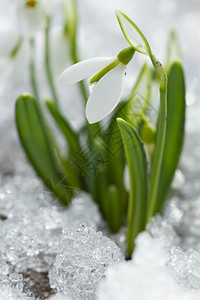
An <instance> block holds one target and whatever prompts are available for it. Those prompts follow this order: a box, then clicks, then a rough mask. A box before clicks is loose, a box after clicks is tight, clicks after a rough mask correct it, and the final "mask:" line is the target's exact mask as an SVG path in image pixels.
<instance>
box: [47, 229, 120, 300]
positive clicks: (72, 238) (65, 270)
mask: <svg viewBox="0 0 200 300" xmlns="http://www.w3.org/2000/svg"><path fill="white" fill-rule="evenodd" d="M122 260H123V256H122V254H121V251H120V249H119V248H118V247H117V246H116V244H115V243H114V242H112V241H111V240H110V239H109V238H107V237H106V236H104V235H103V234H102V233H101V232H96V231H95V230H94V229H93V228H91V227H87V226H86V225H85V224H82V225H80V226H71V227H67V228H65V229H63V236H62V239H61V242H60V245H59V253H58V254H57V256H56V260H55V263H54V266H53V268H52V269H51V271H50V274H49V277H50V283H51V287H52V288H57V291H58V292H60V293H61V294H63V295H66V296H68V297H71V298H72V299H76V300H78V299H88V300H90V299H91V300H92V299H95V290H96V287H97V284H98V282H99V281H100V280H101V279H102V278H103V277H104V276H105V273H106V270H107V267H108V266H109V265H111V264H113V263H116V262H119V261H122Z"/></svg>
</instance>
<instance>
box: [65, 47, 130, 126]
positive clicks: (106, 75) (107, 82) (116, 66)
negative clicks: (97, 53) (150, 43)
mask: <svg viewBox="0 0 200 300" xmlns="http://www.w3.org/2000/svg"><path fill="white" fill-rule="evenodd" d="M134 52H135V50H134V49H133V48H132V47H129V48H126V49H124V50H122V51H121V52H120V53H119V54H118V55H117V56H115V57H96V58H91V59H87V60H85V61H82V62H79V63H77V64H75V65H72V66H71V67H69V68H67V69H66V70H64V71H63V73H62V74H61V76H60V80H61V81H62V82H64V83H66V84H74V83H76V82H78V81H81V80H83V79H85V78H88V77H90V80H89V83H90V84H94V86H93V88H92V91H91V94H90V96H89V98H88V101H87V104H86V118H87V120H88V122H89V123H90V124H92V123H96V122H98V121H101V120H102V119H104V118H105V117H106V116H107V115H109V114H110V113H111V112H112V111H113V109H114V108H115V107H116V105H117V104H118V102H119V100H120V98H121V94H122V89H123V82H124V75H125V68H126V65H127V64H128V63H129V62H130V60H131V59H132V57H133V55H134Z"/></svg>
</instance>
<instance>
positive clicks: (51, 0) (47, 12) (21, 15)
mask: <svg viewBox="0 0 200 300" xmlns="http://www.w3.org/2000/svg"><path fill="white" fill-rule="evenodd" d="M63 3H64V0H18V3H17V15H18V21H19V25H20V30H21V32H22V34H23V35H24V36H32V35H34V34H35V33H36V32H37V31H38V30H40V29H42V28H44V26H45V24H46V17H47V16H48V17H51V16H52V15H53V13H55V11H56V10H57V9H58V8H59V7H61V5H62V4H63Z"/></svg>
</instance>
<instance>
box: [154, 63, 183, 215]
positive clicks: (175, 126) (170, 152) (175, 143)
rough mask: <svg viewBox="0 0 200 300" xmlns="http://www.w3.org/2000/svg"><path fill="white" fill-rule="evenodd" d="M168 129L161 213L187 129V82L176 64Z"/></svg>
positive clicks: (171, 76)
mask: <svg viewBox="0 0 200 300" xmlns="http://www.w3.org/2000/svg"><path fill="white" fill-rule="evenodd" d="M167 89H168V96H167V111H168V112H167V128H166V137H165V146H164V154H163V161H162V167H161V176H160V180H159V189H158V194H157V203H158V205H157V207H156V212H157V211H160V210H161V208H162V206H163V203H164V201H165V199H166V196H167V192H168V190H169V188H170V184H171V182H172V179H173V177H174V174H175V171H176V168H177V165H178V162H179V158H180V155H181V151H182V147H183V141H184V129H185V108H186V103H185V80H184V73H183V69H182V66H181V64H180V63H179V62H175V63H174V64H173V65H172V67H171V69H170V72H169V79H168V88H167Z"/></svg>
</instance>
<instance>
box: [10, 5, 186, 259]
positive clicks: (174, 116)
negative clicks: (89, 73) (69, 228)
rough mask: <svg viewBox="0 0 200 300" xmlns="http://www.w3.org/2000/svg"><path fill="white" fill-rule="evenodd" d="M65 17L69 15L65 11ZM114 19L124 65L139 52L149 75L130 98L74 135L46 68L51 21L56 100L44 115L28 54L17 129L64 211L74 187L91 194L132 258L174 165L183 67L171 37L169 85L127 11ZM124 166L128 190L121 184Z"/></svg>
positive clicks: (180, 132) (71, 31) (70, 26)
mask: <svg viewBox="0 0 200 300" xmlns="http://www.w3.org/2000/svg"><path fill="white" fill-rule="evenodd" d="M70 3H71V4H73V5H72V6H71V5H70V8H69V7H68V9H70V10H71V11H73V12H74V15H73V17H72V16H71V23H70V18H69V19H68V21H67V22H68V23H67V22H66V24H65V34H66V35H69V40H70V41H71V45H70V46H71V59H72V61H73V62H77V61H78V55H77V44H76V31H77V28H76V18H77V15H76V11H75V9H76V3H75V2H73V1H72V0H71V2H70ZM66 9H67V6H66ZM65 15H68V12H67V10H66V11H65ZM117 17H118V20H119V23H120V27H121V29H122V32H123V34H124V36H125V38H126V39H127V41H128V42H129V44H130V45H131V47H129V48H128V52H127V53H128V54H127V55H128V56H127V57H126V51H124V52H123V50H122V54H123V61H124V62H127V61H128V62H129V60H130V59H131V58H132V55H133V54H134V52H135V51H138V52H140V53H143V54H147V55H148V56H149V57H150V59H151V62H152V64H153V67H154V71H153V70H152V68H150V67H149V66H148V65H147V63H145V64H144V66H143V67H142V69H141V72H140V74H139V76H138V78H137V80H136V83H135V85H134V87H133V89H132V91H131V93H130V96H129V97H128V99H125V100H124V101H122V102H121V103H120V104H119V105H118V107H117V108H116V109H115V111H114V113H113V115H112V118H110V119H109V120H108V121H107V123H104V124H101V123H98V124H94V125H89V124H87V123H85V124H84V125H83V127H82V128H81V129H80V130H79V131H78V132H77V131H75V130H74V129H73V128H72V126H71V124H70V122H69V121H68V120H67V118H66V117H65V114H64V112H62V111H61V110H60V108H59V101H58V100H59V99H58V95H59V93H57V91H56V85H55V84H54V78H53V74H52V73H51V67H50V53H49V38H50V36H49V31H50V25H51V22H50V21H51V20H50V19H49V20H48V22H47V27H46V31H45V38H46V43H45V57H46V59H45V69H46V75H47V82H48V84H49V88H50V91H51V94H52V98H53V101H46V106H47V108H48V109H47V110H44V107H43V106H42V105H41V101H39V99H38V98H39V96H38V95H39V93H38V88H37V80H36V76H35V75H36V74H35V68H34V59H33V57H32V59H31V64H30V72H31V78H32V87H33V91H34V94H35V98H33V97H32V96H29V95H21V96H20V97H19V98H18V99H17V102H16V124H17V129H18V134H19V137H20V140H21V143H22V146H23V147H24V150H25V152H26V154H27V157H28V159H29V161H30V163H31V164H32V166H33V167H34V169H35V171H36V172H37V174H38V175H39V176H40V177H41V179H42V180H43V182H44V183H45V185H46V186H47V187H48V188H49V189H50V190H51V191H52V192H53V193H54V194H55V196H56V197H57V198H58V200H59V201H61V202H62V203H63V204H64V205H66V206H67V205H68V204H69V202H70V201H71V199H72V198H73V196H74V194H75V192H76V190H83V191H86V192H89V193H90V194H91V195H92V197H93V200H94V201H95V202H96V203H97V204H98V206H99V209H100V211H101V213H102V216H103V218H104V220H105V221H106V222H107V224H108V227H109V229H110V230H111V231H112V232H117V231H119V230H120V228H121V227H122V225H126V226H127V257H128V258H130V257H131V254H132V251H133V249H134V240H135V238H136V236H137V235H138V233H139V232H141V231H142V230H144V229H145V226H146V224H147V223H148V221H149V219H150V218H151V217H152V216H153V215H154V214H155V213H156V212H160V211H161V209H162V206H163V204H164V202H165V200H166V196H167V193H168V191H169V189H170V184H171V181H172V179H173V176H174V173H175V171H176V168H177V164H178V161H179V158H180V154H181V150H182V146H183V136H184V124H185V84H184V75H183V69H182V66H181V64H180V62H173V61H172V55H171V54H170V53H172V52H173V50H170V49H171V48H170V47H175V46H174V45H175V44H176V49H177V39H175V36H174V34H173V36H172V37H171V39H170V43H169V45H168V65H167V70H168V83H167V75H166V73H165V70H164V68H163V66H162V65H161V64H160V62H159V61H158V60H157V59H156V58H155V56H154V55H153V54H152V51H151V49H150V46H149V44H148V42H147V40H146V38H145V37H144V35H143V34H142V33H141V31H140V29H139V28H138V27H137V26H136V25H135V24H134V23H133V21H132V20H130V19H129V18H128V17H127V16H126V15H125V14H124V13H122V12H117ZM175 41H176V43H175ZM33 45H34V43H33V42H32V46H33ZM169 57H170V58H169ZM126 59H127V60H126ZM109 66H110V65H109ZM105 71H106V74H107V67H106V68H104V69H102V70H100V72H99V73H97V75H98V76H99V74H100V75H101V77H103V76H104V74H105ZM98 76H97V77H98ZM97 77H93V78H97ZM101 77H100V78H101ZM97 79H99V77H98V78H97ZM155 82H157V83H158V82H159V84H160V105H159V107H156V108H154V109H156V110H157V112H158V120H157V127H154V125H153V124H152V120H151V117H150V115H151V114H149V110H151V109H152V103H151V98H152V86H153V85H154V84H155ZM80 87H81V91H82V96H83V103H85V101H86V100H87V92H86V89H85V85H84V83H83V82H81V83H80ZM46 114H49V115H50V116H51V118H49V116H48V118H47V116H46ZM50 119H52V120H53V121H54V123H55V125H56V127H57V129H58V131H59V132H60V135H61V136H62V137H63V139H64V141H65V142H66V149H65V152H64V153H63V151H62V152H61V149H60V148H59V147H58V145H57V143H56V141H55V137H54V136H53V133H52V130H51V129H50V128H51V123H50ZM47 120H48V121H47ZM126 166H128V170H129V177H130V190H127V187H126V188H125V183H124V170H125V167H126Z"/></svg>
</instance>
